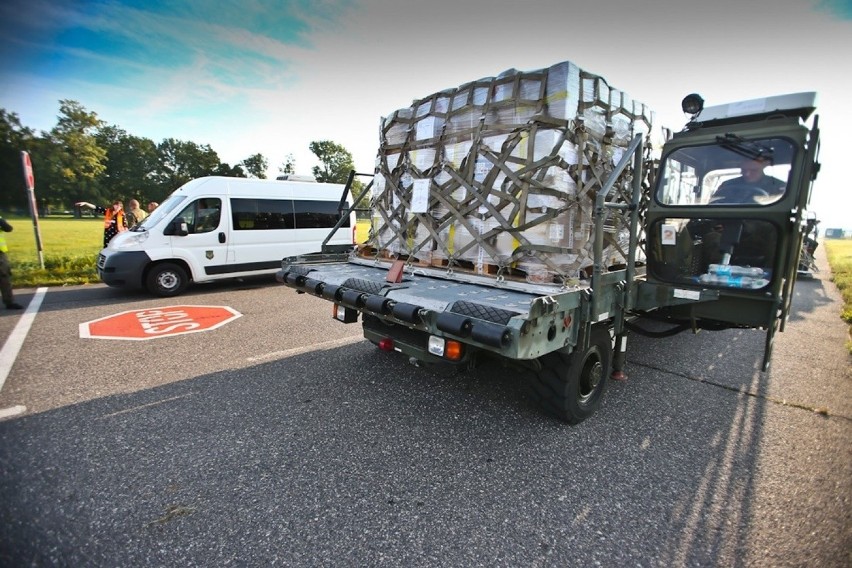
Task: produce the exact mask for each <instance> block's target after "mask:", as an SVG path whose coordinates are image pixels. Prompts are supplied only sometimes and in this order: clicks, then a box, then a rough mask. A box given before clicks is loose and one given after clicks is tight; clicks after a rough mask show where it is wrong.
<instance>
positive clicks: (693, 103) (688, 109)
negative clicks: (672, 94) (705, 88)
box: [680, 93, 704, 118]
mask: <svg viewBox="0 0 852 568" xmlns="http://www.w3.org/2000/svg"><path fill="white" fill-rule="evenodd" d="M680 107H681V108H682V109H683V112H685V113H686V114H688V115H690V116H691V117H692V118H695V117H696V116H697V115H698V113H699V112H701V111H702V110H704V99H702V98H701V95H699V94H698V93H692V94H690V95H686V96H685V97H683V100H682V101H681V103H680Z"/></svg>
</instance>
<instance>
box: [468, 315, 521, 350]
mask: <svg viewBox="0 0 852 568" xmlns="http://www.w3.org/2000/svg"><path fill="white" fill-rule="evenodd" d="M470 335H471V337H473V338H474V339H475V340H476V341H478V342H480V343H484V344H485V345H489V346H491V347H498V348H500V347H507V346H508V345H509V344H510V343H512V330H511V329H509V328H508V327H506V326H503V325H497V324H494V323H489V322H486V321H478V322H476V323H475V324H473V329H472V330H471V333H470Z"/></svg>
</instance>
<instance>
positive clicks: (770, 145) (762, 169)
mask: <svg viewBox="0 0 852 568" xmlns="http://www.w3.org/2000/svg"><path fill="white" fill-rule="evenodd" d="M794 156H795V151H794V147H793V144H792V143H791V142H790V141H789V140H785V139H783V138H766V139H756V140H743V139H740V138H736V137H730V136H728V137H725V136H720V137H717V140H716V143H713V144H705V145H701V146H689V147H684V148H678V149H676V150H674V151H673V152H671V153H670V154H668V155H667V156H665V158H664V159H663V161H662V163H661V164H660V177H659V182H658V185H657V191H656V194H655V197H656V200H657V201H658V202H659V203H661V204H663V205H671V206H709V207H716V206H721V207H727V206H731V205H735V206H741V207H742V206H747V207H760V206H765V205H771V204H773V203H776V202H778V201H779V200H780V199H782V198H783V197H784V195H785V193H786V191H787V186H788V178H789V177H790V168H791V165H792V162H793V158H794Z"/></svg>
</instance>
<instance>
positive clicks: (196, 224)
mask: <svg viewBox="0 0 852 568" xmlns="http://www.w3.org/2000/svg"><path fill="white" fill-rule="evenodd" d="M177 216H178V217H183V220H184V221H186V227H187V229H188V230H189V234H190V235H193V234H198V233H209V232H210V231H215V230H216V229H217V228H219V221H220V220H221V216H222V200H221V199H218V198H215V197H204V198H202V199H198V200H197V201H193V202H192V203H190V204H189V205H187V206H186V207H184V208H183V211H181V212H180V213H178V215H177Z"/></svg>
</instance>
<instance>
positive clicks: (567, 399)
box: [530, 326, 612, 424]
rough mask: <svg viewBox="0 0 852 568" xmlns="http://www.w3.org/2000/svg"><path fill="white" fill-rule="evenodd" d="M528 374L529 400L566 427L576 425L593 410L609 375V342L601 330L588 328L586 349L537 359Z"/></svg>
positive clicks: (604, 331) (554, 353) (598, 403)
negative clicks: (562, 421)
mask: <svg viewBox="0 0 852 568" xmlns="http://www.w3.org/2000/svg"><path fill="white" fill-rule="evenodd" d="M539 362H540V363H541V370H539V371H537V372H536V371H531V372H530V374H531V377H530V384H531V386H532V391H533V397H534V398H536V399H537V401H538V403H539V404H540V405H541V406H542V407H543V408H544V410H545V411H547V412H548V413H550V414H552V415H554V416H555V417H557V418H559V419H560V420H564V421H565V422H568V423H569V424H579V423H580V422H582V421H583V420H585V419H586V418H588V417H589V416H591V415H592V414H594V412H595V410H597V408H598V406H599V405H600V401H601V396H602V395H603V392H604V389H605V388H606V383H607V379H608V378H609V375H610V373H611V372H612V339H611V338H610V335H609V330H608V329H607V328H606V327H604V326H597V327H594V328H592V334H591V337H590V340H589V348H588V349H586V350H585V351H580V350H579V349H578V350H575V351H573V352H571V353H563V352H560V351H555V352H553V353H548V354H547V355H544V356H543V357H540V358H539Z"/></svg>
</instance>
